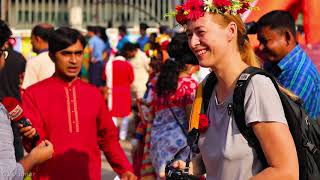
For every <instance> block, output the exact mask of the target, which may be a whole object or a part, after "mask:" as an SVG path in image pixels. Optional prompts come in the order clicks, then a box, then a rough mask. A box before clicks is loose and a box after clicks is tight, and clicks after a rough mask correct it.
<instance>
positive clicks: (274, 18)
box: [257, 10, 296, 37]
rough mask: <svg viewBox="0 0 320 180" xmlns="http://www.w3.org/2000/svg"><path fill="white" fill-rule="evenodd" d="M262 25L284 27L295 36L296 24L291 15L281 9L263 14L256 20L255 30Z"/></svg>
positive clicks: (279, 28)
mask: <svg viewBox="0 0 320 180" xmlns="http://www.w3.org/2000/svg"><path fill="white" fill-rule="evenodd" d="M263 27H270V28H271V29H278V30H281V29H286V30H289V31H290V32H291V33H292V35H293V36H294V37H295V36H296V26H295V21H294V18H293V17H292V15H291V14H290V13H289V12H287V11H283V10H275V11H271V12H269V13H267V14H265V15H263V16H262V17H261V18H260V19H259V21H258V22H257V30H258V31H260V30H261V28H263Z"/></svg>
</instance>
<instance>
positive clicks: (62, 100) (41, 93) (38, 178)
mask: <svg viewBox="0 0 320 180" xmlns="http://www.w3.org/2000/svg"><path fill="white" fill-rule="evenodd" d="M23 108H24V113H25V116H26V117H27V118H29V119H30V121H31V122H32V124H33V126H34V127H35V128H36V130H37V132H38V133H39V135H40V139H41V140H43V139H48V140H49V141H51V142H52V143H53V146H54V155H53V158H52V159H50V160H48V161H46V162H44V163H43V164H41V165H40V166H37V167H36V168H35V170H34V176H33V177H32V179H33V180H49V179H50V180H51V179H54V180H56V179H57V180H64V179H66V180H70V179H77V180H79V179H80V180H81V179H83V180H88V179H91V180H100V179H101V155H100V149H101V150H103V152H104V154H105V156H106V158H107V160H108V162H109V163H110V164H111V166H112V167H113V169H114V171H115V172H116V173H118V174H122V173H123V172H125V171H127V170H130V171H132V167H131V165H130V163H129V162H128V160H127V158H126V156H125V154H124V152H123V150H122V148H121V146H120V144H119V142H118V130H117V128H116V127H115V125H114V123H113V121H112V120H111V116H110V113H109V111H108V109H107V107H106V105H105V101H104V99H103V97H102V95H101V94H100V92H99V90H98V89H97V88H95V87H94V86H92V85H89V84H87V83H85V82H82V81H81V80H79V79H78V80H76V81H74V82H73V83H72V84H71V85H68V84H67V83H65V82H63V81H62V80H61V79H59V78H57V77H51V78H48V79H46V80H44V81H41V82H39V83H37V84H35V85H33V86H31V87H30V88H28V89H27V90H26V91H25V94H24V96H23Z"/></svg>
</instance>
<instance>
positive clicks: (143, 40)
mask: <svg viewBox="0 0 320 180" xmlns="http://www.w3.org/2000/svg"><path fill="white" fill-rule="evenodd" d="M148 28H149V26H148V25H147V24H146V23H140V25H139V30H140V37H139V38H138V40H137V42H138V44H139V48H140V50H141V51H145V45H146V44H147V43H148V42H149V37H148V35H147V29H148Z"/></svg>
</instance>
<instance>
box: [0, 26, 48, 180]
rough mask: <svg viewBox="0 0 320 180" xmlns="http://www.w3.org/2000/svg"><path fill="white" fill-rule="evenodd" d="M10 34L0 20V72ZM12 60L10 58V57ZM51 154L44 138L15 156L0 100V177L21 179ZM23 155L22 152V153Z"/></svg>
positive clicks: (12, 137)
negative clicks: (20, 155)
mask: <svg viewBox="0 0 320 180" xmlns="http://www.w3.org/2000/svg"><path fill="white" fill-rule="evenodd" d="M11 35H12V32H11V30H10V29H9V27H8V25H7V24H6V23H5V22H4V21H2V20H0V73H2V70H3V68H4V67H5V66H6V63H8V60H9V59H7V58H8V54H9V52H8V49H7V48H8V46H7V45H6V43H7V41H8V40H9V38H10V36H11ZM11 60H12V59H11ZM52 154H53V146H52V144H51V143H50V142H49V141H47V140H44V141H42V142H41V143H40V144H39V145H38V146H36V147H35V148H34V149H32V151H31V152H30V153H29V154H28V155H27V156H25V157H16V156H15V148H14V135H13V132H12V128H11V126H10V118H9V115H8V112H7V110H6V109H5V108H4V106H3V104H2V103H1V102H0V179H8V180H22V179H23V178H24V175H25V174H26V173H28V172H29V171H30V170H31V169H32V168H33V167H34V166H36V165H38V164H41V163H42V162H44V161H46V160H48V159H50V158H51V157H52ZM22 155H23V154H22Z"/></svg>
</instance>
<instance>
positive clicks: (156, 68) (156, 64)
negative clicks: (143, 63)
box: [149, 57, 162, 73]
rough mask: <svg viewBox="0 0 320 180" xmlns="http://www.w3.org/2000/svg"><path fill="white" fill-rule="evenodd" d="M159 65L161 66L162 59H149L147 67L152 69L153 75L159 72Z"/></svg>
mask: <svg viewBox="0 0 320 180" xmlns="http://www.w3.org/2000/svg"><path fill="white" fill-rule="evenodd" d="M161 64H162V59H160V58H157V57H152V58H150V64H149V66H150V67H151V68H152V70H153V72H154V73H158V72H160V68H161Z"/></svg>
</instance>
